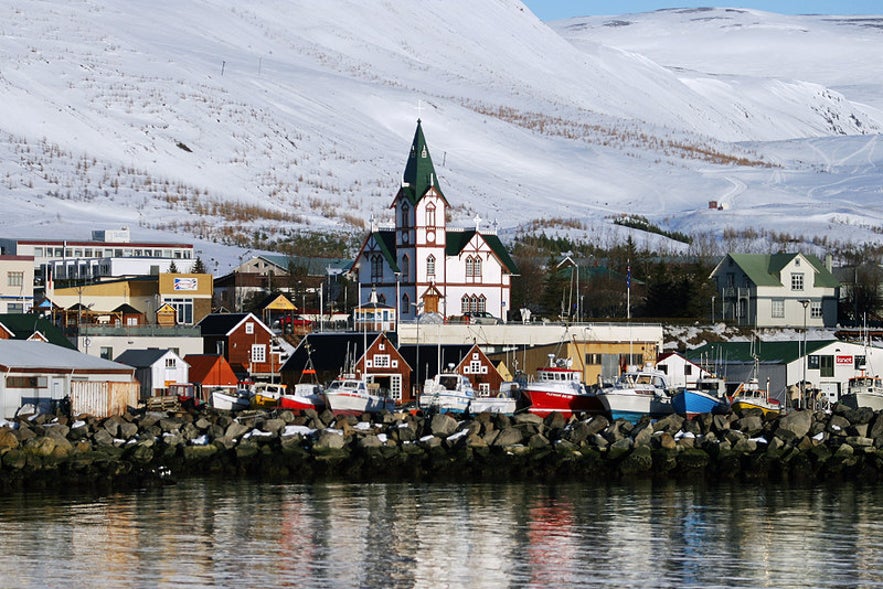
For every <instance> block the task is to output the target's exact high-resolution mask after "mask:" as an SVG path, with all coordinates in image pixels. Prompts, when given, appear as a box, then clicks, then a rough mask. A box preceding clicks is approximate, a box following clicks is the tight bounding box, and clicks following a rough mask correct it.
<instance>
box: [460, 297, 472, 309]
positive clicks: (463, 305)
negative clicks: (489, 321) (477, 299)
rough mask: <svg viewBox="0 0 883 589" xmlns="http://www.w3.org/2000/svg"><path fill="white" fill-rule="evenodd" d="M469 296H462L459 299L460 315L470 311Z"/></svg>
mask: <svg viewBox="0 0 883 589" xmlns="http://www.w3.org/2000/svg"><path fill="white" fill-rule="evenodd" d="M469 300H470V299H469V295H463V297H462V298H461V299H460V313H468V312H469V311H471V309H470V308H469Z"/></svg>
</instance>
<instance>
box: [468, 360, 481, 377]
mask: <svg viewBox="0 0 883 589" xmlns="http://www.w3.org/2000/svg"><path fill="white" fill-rule="evenodd" d="M469 372H470V374H481V362H480V361H479V360H473V361H472V362H470V363H469Z"/></svg>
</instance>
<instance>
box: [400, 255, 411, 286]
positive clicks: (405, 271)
mask: <svg viewBox="0 0 883 589" xmlns="http://www.w3.org/2000/svg"><path fill="white" fill-rule="evenodd" d="M401 270H402V282H410V281H411V259H410V258H409V257H408V256H407V255H404V256H402V268H401Z"/></svg>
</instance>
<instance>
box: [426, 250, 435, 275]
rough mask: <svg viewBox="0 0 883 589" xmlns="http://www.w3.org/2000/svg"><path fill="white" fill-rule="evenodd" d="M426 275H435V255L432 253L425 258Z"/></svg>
mask: <svg viewBox="0 0 883 589" xmlns="http://www.w3.org/2000/svg"><path fill="white" fill-rule="evenodd" d="M426 275H427V276H435V256H433V255H432V254H429V257H427V258H426Z"/></svg>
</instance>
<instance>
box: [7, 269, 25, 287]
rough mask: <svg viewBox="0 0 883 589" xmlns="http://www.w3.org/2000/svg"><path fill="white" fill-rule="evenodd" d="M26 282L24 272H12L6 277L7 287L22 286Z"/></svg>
mask: <svg viewBox="0 0 883 589" xmlns="http://www.w3.org/2000/svg"><path fill="white" fill-rule="evenodd" d="M24 280H25V273H24V272H10V273H8V274H7V275H6V286H21V285H22V284H24Z"/></svg>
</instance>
